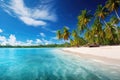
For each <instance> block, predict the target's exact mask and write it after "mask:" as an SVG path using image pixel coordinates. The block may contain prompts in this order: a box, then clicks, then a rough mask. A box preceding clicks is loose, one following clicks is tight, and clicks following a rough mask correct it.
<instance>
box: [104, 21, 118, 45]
mask: <svg viewBox="0 0 120 80" xmlns="http://www.w3.org/2000/svg"><path fill="white" fill-rule="evenodd" d="M107 25H109V27H108V26H106V27H105V38H106V41H107V43H108V44H115V43H117V42H118V36H117V33H116V29H115V26H113V25H111V23H110V22H109V23H107Z"/></svg>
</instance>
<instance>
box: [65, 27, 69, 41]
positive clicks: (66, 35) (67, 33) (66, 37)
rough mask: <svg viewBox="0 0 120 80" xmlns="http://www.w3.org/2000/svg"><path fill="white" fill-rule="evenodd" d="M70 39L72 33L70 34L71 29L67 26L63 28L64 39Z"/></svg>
mask: <svg viewBox="0 0 120 80" xmlns="http://www.w3.org/2000/svg"><path fill="white" fill-rule="evenodd" d="M69 37H70V32H69V29H68V28H67V27H66V26H65V27H64V28H63V39H64V40H68V39H69Z"/></svg>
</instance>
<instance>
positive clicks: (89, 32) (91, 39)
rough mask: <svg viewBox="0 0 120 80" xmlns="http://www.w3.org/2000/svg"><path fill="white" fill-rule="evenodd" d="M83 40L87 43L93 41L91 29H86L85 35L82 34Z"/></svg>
mask: <svg viewBox="0 0 120 80" xmlns="http://www.w3.org/2000/svg"><path fill="white" fill-rule="evenodd" d="M84 38H85V40H86V41H87V43H90V44H92V43H93V42H94V41H93V40H94V39H93V34H92V31H91V30H90V29H87V31H86V32H85V36H84Z"/></svg>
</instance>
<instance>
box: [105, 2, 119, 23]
mask: <svg viewBox="0 0 120 80" xmlns="http://www.w3.org/2000/svg"><path fill="white" fill-rule="evenodd" d="M105 7H106V8H107V9H108V10H109V11H110V12H112V11H115V14H116V16H117V18H118V19H119V21H120V17H119V15H118V13H117V11H118V9H119V7H120V0H107V2H106V5H105Z"/></svg>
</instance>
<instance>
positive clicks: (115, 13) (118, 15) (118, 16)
mask: <svg viewBox="0 0 120 80" xmlns="http://www.w3.org/2000/svg"><path fill="white" fill-rule="evenodd" d="M115 14H116V16H117V18H118V19H119V21H120V17H119V15H118V13H117V10H115Z"/></svg>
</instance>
